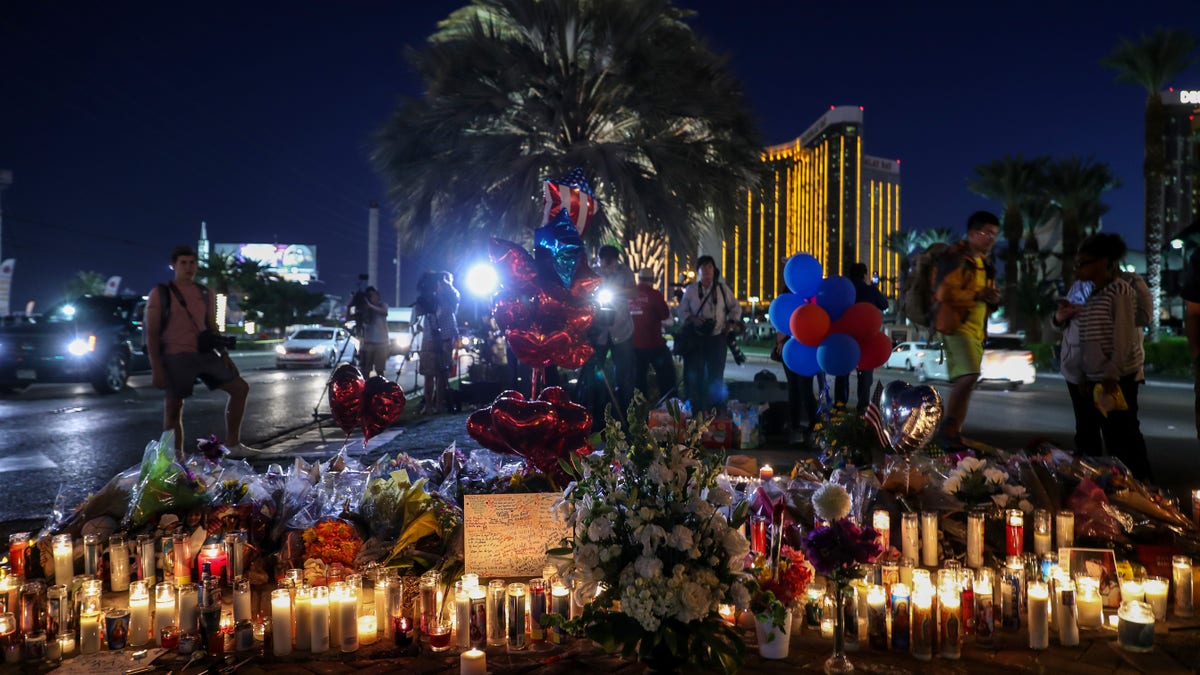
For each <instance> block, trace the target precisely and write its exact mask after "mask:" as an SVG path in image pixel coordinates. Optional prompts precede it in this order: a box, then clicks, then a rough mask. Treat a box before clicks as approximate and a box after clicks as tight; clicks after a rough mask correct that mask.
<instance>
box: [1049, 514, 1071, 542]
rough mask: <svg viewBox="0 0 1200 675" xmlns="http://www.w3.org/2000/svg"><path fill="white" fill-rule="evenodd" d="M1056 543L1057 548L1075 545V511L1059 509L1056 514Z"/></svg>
mask: <svg viewBox="0 0 1200 675" xmlns="http://www.w3.org/2000/svg"><path fill="white" fill-rule="evenodd" d="M1054 543H1055V544H1057V548H1070V547H1072V546H1074V545H1075V512H1074V511H1059V512H1058V513H1056V514H1054Z"/></svg>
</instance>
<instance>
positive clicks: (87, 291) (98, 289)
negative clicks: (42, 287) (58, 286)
mask: <svg viewBox="0 0 1200 675" xmlns="http://www.w3.org/2000/svg"><path fill="white" fill-rule="evenodd" d="M106 280H107V279H106V277H105V276H104V275H103V274H101V273H99V272H92V271H84V270H80V271H79V272H76V273H75V276H73V277H71V278H70V279H68V280H67V283H65V284H63V292H64V293H66V296H65V297H66V298H67V299H68V300H74V299H75V298H78V297H79V296H81V295H104V283H105V281H106Z"/></svg>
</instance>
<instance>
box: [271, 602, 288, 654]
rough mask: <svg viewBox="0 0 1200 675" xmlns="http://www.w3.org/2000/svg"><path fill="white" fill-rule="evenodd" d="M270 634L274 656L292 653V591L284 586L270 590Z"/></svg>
mask: <svg viewBox="0 0 1200 675" xmlns="http://www.w3.org/2000/svg"><path fill="white" fill-rule="evenodd" d="M271 635H272V638H271V652H272V653H273V654H275V656H287V655H288V654H291V653H292V592H291V591H289V590H288V589H286V588H276V589H275V590H273V591H271Z"/></svg>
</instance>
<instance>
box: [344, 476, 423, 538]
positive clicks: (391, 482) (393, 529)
mask: <svg viewBox="0 0 1200 675" xmlns="http://www.w3.org/2000/svg"><path fill="white" fill-rule="evenodd" d="M426 482H427V480H426V479H425V478H419V479H417V480H416V481H413V480H410V479H409V476H408V472H407V471H405V470H404V469H400V470H397V471H392V472H391V473H389V474H387V475H386V476H383V477H380V478H374V479H372V480H370V481H369V482H368V483H367V485H366V488H365V489H364V490H363V495H362V501H361V502H360V503H359V513H360V514H362V517H363V518H365V519H366V521H367V526H368V527H369V528H370V529H371V534H372V535H373V536H376V537H381V538H385V539H395V538H396V535H398V534H400V532H401V531H403V530H404V528H405V527H406V526H407V525H408V523H410V522H412V521H413V520H415V519H416V518H417V517H418V516H420V515H421V513H423V512H424V511H425V510H427V509H428V508H429V493H428V492H426V491H425V483H426Z"/></svg>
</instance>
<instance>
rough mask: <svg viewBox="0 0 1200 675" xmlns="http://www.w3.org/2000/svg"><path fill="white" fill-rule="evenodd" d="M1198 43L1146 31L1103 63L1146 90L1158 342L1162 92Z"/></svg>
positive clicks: (1150, 280) (1149, 252)
mask: <svg viewBox="0 0 1200 675" xmlns="http://www.w3.org/2000/svg"><path fill="white" fill-rule="evenodd" d="M1196 46H1197V42H1196V39H1195V38H1193V37H1192V36H1191V35H1190V34H1189V33H1187V32H1186V31H1183V30H1177V29H1172V30H1164V29H1159V30H1157V31H1155V32H1154V33H1153V34H1151V35H1143V36H1141V38H1140V39H1139V40H1138V41H1137V42H1132V41H1130V40H1122V41H1121V44H1119V45H1117V48H1116V49H1114V50H1113V51H1112V53H1111V54H1109V55H1108V56H1107V57H1106V58H1104V59H1103V60H1101V61H1100V63H1102V64H1103V65H1106V66H1110V67H1112V68H1114V69H1116V71H1117V81H1119V82H1132V83H1134V84H1139V85H1141V86H1142V88H1143V89H1145V90H1146V128H1145V134H1146V135H1145V157H1146V160H1145V163H1144V164H1143V165H1142V175H1143V176H1144V178H1145V181H1146V204H1145V213H1146V222H1145V228H1146V236H1145V248H1146V283H1147V284H1148V285H1149V286H1150V295H1151V297H1152V298H1153V300H1154V310H1153V312H1151V315H1152V316H1151V320H1150V321H1151V322H1150V339H1151V340H1158V329H1159V318H1160V316H1159V313H1160V311H1161V309H1162V263H1163V234H1164V223H1163V176H1164V175H1165V174H1166V167H1167V149H1166V141H1165V140H1164V138H1165V136H1166V126H1167V112H1166V108H1165V107H1164V106H1163V103H1162V94H1161V92H1162V90H1163V88H1164V87H1165V86H1166V85H1167V82H1168V81H1169V80H1170V79H1171V78H1173V77H1175V76H1176V75H1178V74H1179V73H1181V72H1183V71H1184V70H1186V69H1187V68H1188V67H1189V66H1191V65H1192V64H1193V63H1195V62H1196V57H1195V56H1193V54H1192V52H1194V51H1195V50H1196Z"/></svg>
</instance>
